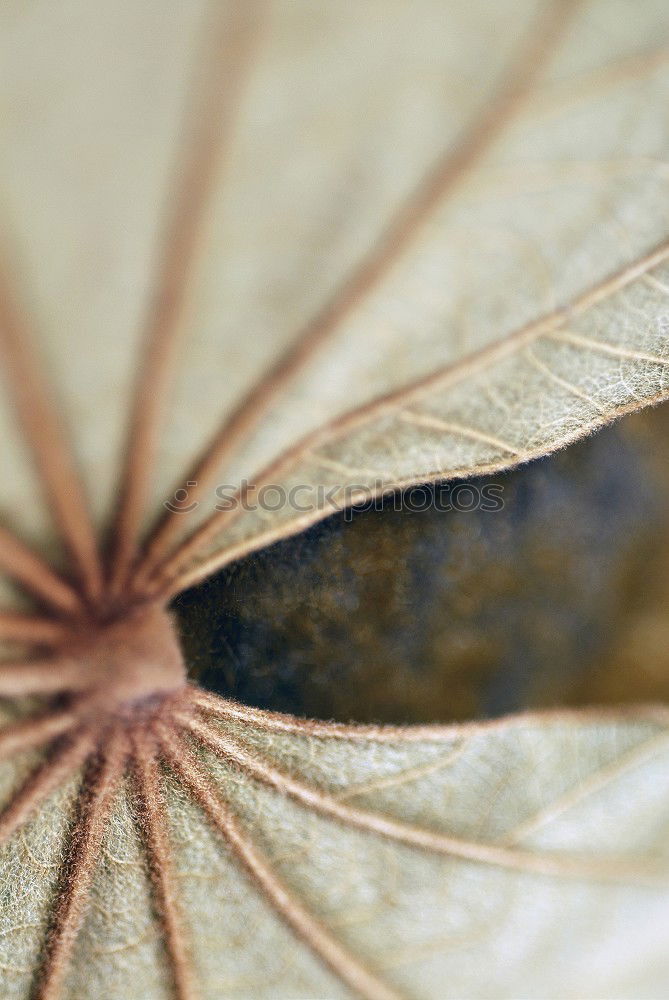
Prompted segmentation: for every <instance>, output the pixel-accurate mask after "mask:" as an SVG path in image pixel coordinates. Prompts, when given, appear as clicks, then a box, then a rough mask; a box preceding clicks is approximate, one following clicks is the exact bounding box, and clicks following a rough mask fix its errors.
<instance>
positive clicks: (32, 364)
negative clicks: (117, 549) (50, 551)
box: [0, 268, 102, 599]
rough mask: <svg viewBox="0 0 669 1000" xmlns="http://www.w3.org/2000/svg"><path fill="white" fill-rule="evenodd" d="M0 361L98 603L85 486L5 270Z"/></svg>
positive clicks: (0, 281)
mask: <svg viewBox="0 0 669 1000" xmlns="http://www.w3.org/2000/svg"><path fill="white" fill-rule="evenodd" d="M0 355H1V356H2V360H3V366H4V368H5V371H6V377H7V382H8V385H9V387H10V390H11V392H12V396H13V399H14V404H15V406H16V410H17V413H18V417H19V420H20V422H21V425H22V428H23V432H24V434H25V437H26V440H27V442H28V444H29V445H30V449H31V451H32V456H33V459H34V461H35V465H36V467H37V470H38V472H39V475H40V479H41V481H42V484H43V486H44V490H45V494H46V497H47V499H48V501H49V510H50V511H51V512H52V514H53V517H54V520H55V523H56V525H57V527H58V529H59V531H60V534H61V536H62V538H63V540H64V542H65V544H66V546H67V548H68V551H69V553H70V555H71V556H72V559H73V561H74V565H75V567H76V569H77V572H78V575H79V577H80V578H81V581H82V585H83V588H84V591H85V592H86V594H87V595H88V597H89V598H91V599H96V598H98V597H99V596H100V593H101V590H102V571H101V565H100V558H99V554H98V549H97V543H96V540H95V531H94V528H93V523H92V520H91V517H90V513H89V510H88V506H87V503H86V500H85V497H84V490H83V486H82V483H81V480H80V478H79V473H78V471H77V469H76V466H75V462H74V457H73V455H72V452H71V450H70V448H69V447H68V444H67V441H66V438H65V436H64V435H63V433H62V427H61V422H60V417H59V414H58V412H57V410H56V407H55V405H54V403H53V400H52V399H51V395H50V392H49V390H48V387H47V384H46V381H45V379H44V376H43V372H42V367H41V365H40V363H39V361H38V359H37V356H36V353H35V351H34V349H33V347H32V343H31V335H30V331H29V330H28V327H27V324H26V322H25V320H24V316H23V314H22V313H21V311H20V309H19V307H18V305H17V303H15V302H14V298H13V295H12V294H11V289H10V287H9V281H8V276H7V273H6V270H5V269H4V268H0Z"/></svg>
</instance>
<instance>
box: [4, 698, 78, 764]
mask: <svg viewBox="0 0 669 1000" xmlns="http://www.w3.org/2000/svg"><path fill="white" fill-rule="evenodd" d="M78 721H79V713H78V712H77V711H75V710H74V709H62V710H61V711H53V710H51V711H48V712H45V713H44V714H43V715H37V716H33V717H32V718H30V719H22V720H21V721H20V722H13V723H12V724H11V725H9V726H4V727H3V728H2V729H0V760H5V759H6V758H7V757H12V756H13V755H14V754H16V753H22V752H23V751H25V750H32V749H34V748H35V747H38V746H43V745H44V744H45V743H48V742H49V741H50V740H53V739H55V738H56V737H57V736H62V734H63V733H65V732H67V730H68V729H72V728H73V727H74V726H75V725H76V724H77V722H78Z"/></svg>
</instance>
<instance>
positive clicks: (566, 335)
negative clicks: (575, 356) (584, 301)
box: [546, 330, 669, 366]
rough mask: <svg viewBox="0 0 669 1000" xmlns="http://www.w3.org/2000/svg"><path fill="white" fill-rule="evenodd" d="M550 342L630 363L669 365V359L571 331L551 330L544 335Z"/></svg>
mask: <svg viewBox="0 0 669 1000" xmlns="http://www.w3.org/2000/svg"><path fill="white" fill-rule="evenodd" d="M546 336H550V338H551V340H561V341H563V342H564V343H565V344H573V345H574V346H575V347H583V348H585V349H586V350H588V351H599V352H600V353H601V354H610V355H611V356H612V357H614V358H622V359H625V360H630V361H647V362H648V363H649V364H652V365H664V366H666V365H669V358H662V357H660V356H659V355H657V354H648V353H647V352H646V351H635V350H632V349H630V348H628V347H622V346H620V345H618V344H610V343H608V342H607V341H605V340H594V339H593V338H592V337H585V336H583V334H582V333H573V332H572V331H571V330H553V331H551V332H550V333H548V334H546Z"/></svg>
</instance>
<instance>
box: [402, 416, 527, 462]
mask: <svg viewBox="0 0 669 1000" xmlns="http://www.w3.org/2000/svg"><path fill="white" fill-rule="evenodd" d="M398 417H399V418H400V420H404V421H405V423H408V424H413V425H414V426H415V427H426V428H428V429H429V430H435V431H442V432H443V433H444V434H453V435H455V436H456V437H463V438H469V439H470V440H471V441H479V442H480V443H481V444H487V445H491V446H492V447H493V448H496V449H497V450H498V451H505V452H506V453H507V454H508V455H514V456H515V457H516V458H522V453H521V452H520V451H519V450H518V449H517V448H516V447H515V446H514V445H512V444H509V443H508V442H506V441H502V440H501V438H497V437H494V436H493V435H492V434H484V433H483V431H479V430H476V428H475V427H465V426H464V425H463V424H455V423H452V422H451V421H449V420H440V419H439V418H438V417H433V416H432V415H431V414H429V413H416V412H414V411H413V410H402V412H401V413H399V414H398Z"/></svg>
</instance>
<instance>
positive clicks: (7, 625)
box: [0, 611, 71, 669]
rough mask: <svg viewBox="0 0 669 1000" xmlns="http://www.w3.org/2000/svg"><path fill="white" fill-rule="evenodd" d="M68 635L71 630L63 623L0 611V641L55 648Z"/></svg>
mask: <svg viewBox="0 0 669 1000" xmlns="http://www.w3.org/2000/svg"><path fill="white" fill-rule="evenodd" d="M70 634H71V630H70V629H69V628H68V626H67V625H66V624H65V623H64V622H60V621H56V620H54V619H52V618H42V617H41V616H38V615H23V614H20V613H18V612H13V611H0V639H6V640H13V641H14V642H25V643H30V644H31V645H34V646H51V647H55V646H60V645H61V643H63V642H64V641H65V640H66V639H67V638H68V636H69V635H70ZM0 669H1V665H0Z"/></svg>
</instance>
